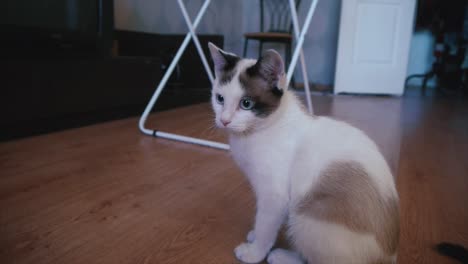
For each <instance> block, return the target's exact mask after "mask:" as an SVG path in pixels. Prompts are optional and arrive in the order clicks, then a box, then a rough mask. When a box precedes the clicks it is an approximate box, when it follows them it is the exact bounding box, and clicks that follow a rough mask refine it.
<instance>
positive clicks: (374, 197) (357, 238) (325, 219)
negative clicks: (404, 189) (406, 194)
mask: <svg viewBox="0 0 468 264" xmlns="http://www.w3.org/2000/svg"><path fill="white" fill-rule="evenodd" d="M209 48H210V52H211V56H212V59H213V62H214V65H215V74H216V80H215V83H214V85H213V89H212V105H213V110H214V112H215V114H216V120H215V122H216V124H217V126H218V127H220V128H222V129H225V130H226V131H227V133H228V134H229V143H230V146H231V152H232V156H233V158H234V160H235V161H236V163H237V164H238V165H239V167H240V168H241V170H242V171H243V172H244V174H245V175H246V177H247V178H248V180H249V181H250V184H251V185H252V187H253V190H254V191H255V195H256V200H257V203H256V205H257V212H256V217H255V224H254V226H253V229H252V230H251V231H250V232H249V233H248V235H247V241H246V242H245V243H242V244H240V245H239V246H238V247H237V248H236V249H235V250H234V252H235V255H236V257H237V258H238V259H239V260H241V261H242V262H245V263H257V262H260V261H262V260H263V259H264V258H267V261H268V263H274V264H289V263H310V264H320V263H323V264H332V263H346V264H349V263H359V264H363V263H395V262H396V252H397V245H398V236H399V206H398V193H397V190H396V188H395V181H394V178H393V176H392V174H391V172H390V169H389V166H388V165H387V163H386V161H385V159H384V157H383V156H382V154H381V153H380V152H379V150H378V148H377V146H376V145H375V144H374V142H372V140H371V139H369V138H368V137H367V136H366V135H365V134H364V133H363V132H362V131H360V130H359V129H357V128H354V127H352V126H350V125H348V124H346V123H344V122H339V121H335V120H332V119H329V118H325V117H317V116H312V115H310V114H308V113H306V111H304V108H303V106H302V105H301V103H300V102H299V101H298V99H297V98H296V97H295V95H294V94H293V93H292V92H291V91H288V89H287V87H285V74H284V63H283V60H282V59H281V56H280V55H279V54H278V53H277V52H275V51H274V50H268V51H266V52H265V53H264V54H263V55H262V56H261V57H260V58H259V59H258V60H253V59H243V58H240V57H238V56H236V55H234V54H232V53H227V52H225V51H222V50H221V49H219V48H218V47H216V46H215V45H213V44H211V43H210V44H209ZM283 223H285V224H286V225H287V230H288V232H287V233H288V236H289V239H290V241H291V244H292V246H293V248H294V250H295V251H290V250H285V249H274V250H271V249H272V247H273V245H274V243H275V240H276V237H277V234H278V230H279V229H280V227H281V226H282V225H283Z"/></svg>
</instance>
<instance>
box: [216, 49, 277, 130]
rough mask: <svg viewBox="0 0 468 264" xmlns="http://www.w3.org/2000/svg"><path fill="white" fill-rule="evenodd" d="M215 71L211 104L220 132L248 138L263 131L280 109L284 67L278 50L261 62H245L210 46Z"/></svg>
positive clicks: (262, 58)
mask: <svg viewBox="0 0 468 264" xmlns="http://www.w3.org/2000/svg"><path fill="white" fill-rule="evenodd" d="M208 45H209V48H210V52H211V57H212V59H213V62H214V68H215V76H216V78H215V82H214V84H213V89H212V92H211V103H212V106H213V110H214V112H215V114H216V117H215V122H216V125H217V126H218V127H219V128H223V129H226V130H227V131H228V132H231V133H237V134H245V133H249V132H251V131H254V130H256V129H257V128H260V127H263V125H264V124H265V123H266V122H267V121H268V120H269V118H270V117H271V115H272V114H273V113H274V112H275V111H276V110H277V109H278V107H279V106H280V102H281V98H282V96H283V91H284V89H285V87H284V86H285V83H286V82H285V79H286V78H285V74H284V63H283V60H282V59H281V56H280V55H279V54H278V53H277V52H276V51H274V50H267V51H266V52H264V53H263V55H262V56H261V57H260V58H259V59H258V60H253V59H243V58H240V57H238V56H236V55H235V54H232V53H228V52H225V51H223V50H221V49H220V48H218V47H216V46H215V45H213V44H212V43H209V44H208Z"/></svg>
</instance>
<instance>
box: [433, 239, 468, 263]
mask: <svg viewBox="0 0 468 264" xmlns="http://www.w3.org/2000/svg"><path fill="white" fill-rule="evenodd" d="M434 249H435V250H437V252H439V254H441V255H444V256H447V257H450V258H453V259H456V260H458V261H459V262H460V263H462V264H468V250H467V249H466V248H464V247H463V246H461V245H458V244H453V243H448V242H442V243H439V244H437V245H436V246H435V248H434Z"/></svg>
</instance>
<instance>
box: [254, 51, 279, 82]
mask: <svg viewBox="0 0 468 264" xmlns="http://www.w3.org/2000/svg"><path fill="white" fill-rule="evenodd" d="M255 66H256V68H257V70H258V73H259V74H260V75H261V76H262V77H263V78H264V79H266V80H267V81H268V82H269V83H271V84H277V83H278V81H280V79H281V78H282V77H283V75H284V62H283V59H282V58H281V55H279V53H278V52H276V51H275V50H272V49H269V50H267V51H265V52H264V53H263V54H262V56H261V57H260V58H259V59H258V61H257V64H256V65H255Z"/></svg>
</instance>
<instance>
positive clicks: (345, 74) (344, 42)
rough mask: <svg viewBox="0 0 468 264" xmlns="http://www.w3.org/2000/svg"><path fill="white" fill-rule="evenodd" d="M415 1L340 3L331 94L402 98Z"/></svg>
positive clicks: (369, 0)
mask: <svg viewBox="0 0 468 264" xmlns="http://www.w3.org/2000/svg"><path fill="white" fill-rule="evenodd" d="M415 5H416V0H343V1H342V5H341V20H340V33H339V41H338V55H337V64H336V75H335V93H342V92H348V93H368V94H394V95H401V94H403V89H404V82H405V77H406V68H407V65H408V55H409V49H410V41H411V35H412V33H413V24H414V23H413V19H414V11H415Z"/></svg>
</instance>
